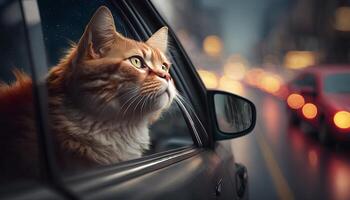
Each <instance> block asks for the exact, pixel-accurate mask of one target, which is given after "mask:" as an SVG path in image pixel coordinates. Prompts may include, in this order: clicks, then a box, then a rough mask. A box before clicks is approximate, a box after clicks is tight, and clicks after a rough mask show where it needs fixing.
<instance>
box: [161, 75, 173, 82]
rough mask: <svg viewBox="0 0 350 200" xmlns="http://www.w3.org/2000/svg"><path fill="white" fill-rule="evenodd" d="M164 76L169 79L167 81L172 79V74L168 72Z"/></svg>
mask: <svg viewBox="0 0 350 200" xmlns="http://www.w3.org/2000/svg"><path fill="white" fill-rule="evenodd" d="M162 78H164V79H165V80H167V81H170V80H171V76H170V74H168V73H166V74H164V75H163V77H162Z"/></svg>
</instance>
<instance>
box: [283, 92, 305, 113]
mask: <svg viewBox="0 0 350 200" xmlns="http://www.w3.org/2000/svg"><path fill="white" fill-rule="evenodd" d="M287 104H288V106H289V107H290V108H292V109H299V108H301V107H303V105H304V104H305V99H304V97H303V96H301V95H300V94H295V93H293V94H291V95H289V96H288V98H287Z"/></svg>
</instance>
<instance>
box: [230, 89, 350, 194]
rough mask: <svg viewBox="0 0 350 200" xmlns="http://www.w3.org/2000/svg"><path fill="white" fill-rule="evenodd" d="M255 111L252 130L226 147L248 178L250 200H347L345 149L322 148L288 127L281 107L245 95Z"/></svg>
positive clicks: (349, 171)
mask: <svg viewBox="0 0 350 200" xmlns="http://www.w3.org/2000/svg"><path fill="white" fill-rule="evenodd" d="M247 91H248V92H249V94H247V97H250V99H251V100H253V101H254V103H255V104H256V106H257V112H258V119H257V124H256V127H255V130H254V131H253V132H252V133H250V134H249V135H247V136H245V137H242V138H237V139H234V140H233V141H231V146H232V149H233V153H234V155H235V159H236V162H239V163H243V164H244V165H246V167H247V168H248V172H249V184H250V185H249V187H250V188H249V190H250V198H251V199H344V200H345V199H350V157H349V149H347V148H345V147H344V146H342V147H333V148H328V147H324V146H322V145H321V144H319V142H318V141H317V139H315V136H314V135H312V134H306V133H304V131H303V130H301V128H299V127H294V126H292V125H289V124H288V120H287V115H286V111H285V110H286V103H285V102H284V101H283V100H281V99H280V98H277V97H275V96H271V95H269V94H267V93H264V92H261V91H258V90H256V89H248V90H247Z"/></svg>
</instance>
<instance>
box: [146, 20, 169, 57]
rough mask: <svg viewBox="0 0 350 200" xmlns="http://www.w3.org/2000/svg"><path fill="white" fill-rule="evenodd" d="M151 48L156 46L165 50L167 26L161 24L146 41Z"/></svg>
mask: <svg viewBox="0 0 350 200" xmlns="http://www.w3.org/2000/svg"><path fill="white" fill-rule="evenodd" d="M146 43H147V44H148V45H150V46H151V47H153V48H157V49H159V50H161V51H162V52H165V51H166V49H167V46H168V27H166V26H163V27H162V28H160V29H159V30H158V31H157V32H155V33H154V34H153V35H152V36H151V37H150V38H149V39H148V40H147V42H146Z"/></svg>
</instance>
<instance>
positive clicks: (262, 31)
mask: <svg viewBox="0 0 350 200" xmlns="http://www.w3.org/2000/svg"><path fill="white" fill-rule="evenodd" d="M153 3H154V4H155V6H156V7H157V8H158V9H159V10H160V11H161V14H162V15H163V16H164V17H165V18H166V19H167V21H168V23H169V24H170V25H171V26H172V27H173V28H174V31H175V32H176V34H177V36H178V38H179V40H180V41H181V43H182V44H183V46H184V48H185V49H186V51H187V52H188V54H189V55H190V57H191V59H192V61H193V63H194V66H195V67H196V68H197V71H198V73H199V75H200V77H201V79H202V80H203V83H204V84H205V86H206V87H207V88H209V89H219V90H224V91H228V92H232V93H235V94H238V95H242V96H245V97H247V98H250V99H252V100H253V101H254V103H255V104H256V106H257V111H258V124H257V127H256V128H255V132H254V133H253V134H251V135H249V136H247V137H245V138H242V139H237V140H234V141H233V142H232V143H231V146H232V147H233V149H234V153H235V156H236V158H237V160H238V161H239V162H242V163H243V164H245V165H246V166H247V167H248V171H249V174H250V182H251V188H250V194H251V198H252V199H350V192H349V191H350V190H349V189H350V150H349V148H347V146H349V144H350V1H347V0H325V1H317V0H296V1H292V0H266V1H259V0H248V1H238V0H218V1H208V0H191V1H185V0H179V1H168V2H167V3H164V2H163V1H160V0H153ZM267 183H271V184H267ZM265 187H266V188H265ZM262 188H264V189H262Z"/></svg>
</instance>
